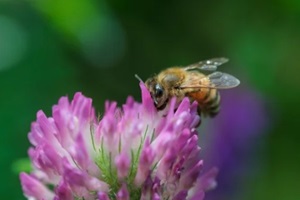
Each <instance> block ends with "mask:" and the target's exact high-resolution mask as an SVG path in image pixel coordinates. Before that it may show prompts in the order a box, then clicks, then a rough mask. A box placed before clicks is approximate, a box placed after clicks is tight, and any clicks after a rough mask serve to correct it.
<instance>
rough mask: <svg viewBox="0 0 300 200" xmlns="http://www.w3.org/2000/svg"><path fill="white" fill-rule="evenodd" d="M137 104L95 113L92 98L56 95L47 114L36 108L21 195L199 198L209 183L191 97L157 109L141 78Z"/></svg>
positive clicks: (46, 198) (112, 105)
mask: <svg viewBox="0 0 300 200" xmlns="http://www.w3.org/2000/svg"><path fill="white" fill-rule="evenodd" d="M140 87H141V91H142V103H138V102H135V101H134V100H133V98H131V97H128V99H127V102H126V103H125V104H124V105H123V106H122V108H118V107H117V104H116V102H106V104H105V113H104V115H103V117H102V118H101V120H100V121H99V120H98V119H97V118H96V117H95V111H94V108H93V107H92V100H91V99H90V98H87V97H85V96H83V95H82V94H81V93H76V94H75V96H74V98H73V100H72V101H71V103H70V102H69V101H68V99H67V97H62V98H61V99H60V100H59V102H58V105H55V106H53V111H52V117H49V118H47V117H46V115H45V114H44V113H43V112H42V111H39V112H38V113H37V120H36V122H33V123H32V125H31V131H30V133H29V135H28V137H29V140H30V142H31V144H32V147H31V148H30V149H29V151H28V152H29V157H30V159H31V162H32V167H33V170H32V172H31V174H27V173H24V172H22V173H21V174H20V179H21V184H22V189H23V192H24V195H25V196H26V197H27V198H28V199H38V200H50V199H55V200H73V199H84V200H94V199H99V200H109V199H111V200H112V199H117V200H128V199H132V200H137V199H141V200H148V199H149V200H159V199H162V200H163V199H168V200H171V199H173V200H182V199H190V200H201V199H203V198H204V192H205V190H207V189H211V188H212V187H214V186H215V185H216V183H215V181H214V177H215V175H216V170H215V169H213V170H211V171H209V172H208V173H207V174H205V175H202V176H199V174H200V172H201V169H202V167H203V161H202V160H201V158H200V154H199V152H200V147H199V146H198V132H197V130H196V128H197V126H198V124H199V122H200V117H199V115H198V114H197V103H196V102H194V103H190V101H189V99H188V98H185V99H184V100H183V101H182V102H181V103H180V104H179V105H178V107H177V108H175V106H176V105H175V104H176V100H175V99H172V100H171V101H170V104H169V106H168V108H166V109H165V110H163V111H157V110H156V108H155V107H154V104H153V100H152V99H151V96H150V94H149V92H148V90H147V89H146V87H145V85H144V84H143V83H140Z"/></svg>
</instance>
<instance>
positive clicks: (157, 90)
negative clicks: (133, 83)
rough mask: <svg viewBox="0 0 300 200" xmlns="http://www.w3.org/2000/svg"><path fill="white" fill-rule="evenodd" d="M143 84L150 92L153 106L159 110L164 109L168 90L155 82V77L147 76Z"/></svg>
mask: <svg viewBox="0 0 300 200" xmlns="http://www.w3.org/2000/svg"><path fill="white" fill-rule="evenodd" d="M145 84H146V87H147V88H148V90H149V92H150V94H151V97H152V99H153V101H154V105H155V107H156V108H157V109H159V110H162V109H164V108H165V107H166V105H167V103H168V91H167V90H165V88H164V87H163V86H162V85H161V84H160V83H158V82H157V78H156V77H152V78H149V79H148V80H147V81H146V82H145Z"/></svg>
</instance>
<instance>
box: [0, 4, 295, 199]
mask: <svg viewBox="0 0 300 200" xmlns="http://www.w3.org/2000/svg"><path fill="white" fill-rule="evenodd" d="M218 56H225V57H228V58H230V62H229V63H228V64H226V65H225V66H222V71H226V72H228V73H230V74H234V75H235V76H236V77H239V79H240V80H241V82H242V84H241V86H240V88H245V90H247V88H251V90H252V92H253V91H254V92H255V93H256V94H258V95H259V96H260V98H261V99H263V101H264V104H265V107H264V108H263V112H265V114H267V116H268V119H267V120H268V128H266V129H264V133H261V134H260V135H259V137H256V138H255V141H256V142H251V143H248V144H249V145H250V146H249V148H250V149H252V150H253V151H251V152H252V154H251V155H249V154H245V155H242V156H244V157H245V158H248V157H250V156H251V157H255V159H254V160H252V161H253V162H251V163H250V162H249V163H246V164H247V165H249V166H248V168H247V170H244V171H243V173H244V174H240V176H241V178H240V179H241V181H240V182H239V183H238V184H237V183H236V182H235V181H234V180H235V177H232V183H233V187H235V190H234V191H233V192H232V194H230V195H232V196H230V195H229V196H228V195H227V196H225V195H224V196H222V194H221V195H219V196H221V197H220V198H219V199H234V198H237V196H238V199H245V200H250V199H251V200H253V199H256V200H266V199H272V200H274V199H280V200H282V199H284V200H297V199H300V189H299V188H300V172H299V169H300V151H299V142H300V134H299V133H300V131H299V122H300V117H299V111H300V106H299V102H300V77H299V75H300V72H299V69H300V68H299V62H300V61H299V60H298V59H299V58H300V1H297V0H274V1H271V0H269V1H268V0H267V1H258V0H252V1H250V0H228V1H210V2H209V1H199V0H187V1H162V0H152V1H150V0H146V1H122V0H107V1H101V0H85V1H82V0H78V1H77V0H27V1H26V0H23V1H22V0H21V1H17V0H6V1H5V0H2V1H0V85H1V86H0V95H1V99H0V111H1V112H0V123H1V126H0V127H1V129H0V131H1V134H0V161H1V165H0V170H1V179H2V181H1V187H0V196H1V198H2V199H24V197H23V195H22V191H21V187H20V183H19V178H18V174H17V172H16V171H18V166H19V164H18V162H17V163H16V161H17V160H19V159H22V158H26V157H27V149H28V147H29V142H28V139H27V133H28V132H29V130H30V123H31V122H32V121H34V120H35V114H36V112H37V111H38V110H39V109H43V110H44V111H45V112H46V114H47V115H48V116H50V115H51V107H52V105H54V104H56V103H57V101H58V99H59V97H61V96H63V95H68V96H69V97H70V98H71V97H72V96H73V94H74V92H75V91H82V92H83V93H84V94H85V95H86V96H89V97H91V98H93V102H94V106H95V107H96V109H97V111H98V112H100V113H101V112H102V111H103V103H104V101H105V100H107V99H109V100H116V101H118V102H119V104H121V103H124V102H125V99H126V97H127V96H128V95H133V96H134V97H135V98H136V99H138V100H139V99H140V91H139V87H138V81H137V80H136V79H135V78H134V74H138V75H139V76H140V77H141V78H142V79H146V78H147V77H148V76H150V75H153V74H154V73H157V72H159V71H160V70H161V69H163V68H166V67H169V66H173V65H188V64H191V63H193V62H196V61H200V60H203V59H207V58H211V57H218ZM232 92H233V91H232ZM224 93H226V91H224ZM231 94H233V95H232V96H231V99H232V102H233V103H234V102H235V101H236V99H235V96H234V92H233V93H231ZM245 106H246V107H247V104H245ZM232 112H235V111H234V109H233V110H232ZM207 120H208V121H209V124H210V126H211V124H213V123H214V119H207ZM231 122H232V126H233V127H234V124H235V121H234V118H232V121H231ZM207 126H209V125H207ZM253 126H255V124H253ZM208 134H209V133H208ZM240 134H241V135H242V134H243V132H242V131H241V133H240ZM200 138H201V136H200ZM234 142H239V140H236V141H235V139H234V138H232V141H231V143H234ZM246 144H247V143H246ZM212 148H214V147H212ZM204 152H205V148H204ZM19 162H20V161H19ZM234 167H235V166H233V169H231V170H235V168H234ZM247 174H251V175H249V176H247ZM229 181H230V180H229ZM221 186H222V185H219V187H221ZM216 192H218V191H216ZM236 193H239V194H236ZM208 199H209V195H208Z"/></svg>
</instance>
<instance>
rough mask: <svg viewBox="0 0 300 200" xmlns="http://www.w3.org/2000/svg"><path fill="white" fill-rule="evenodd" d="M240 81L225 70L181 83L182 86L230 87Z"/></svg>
mask: <svg viewBox="0 0 300 200" xmlns="http://www.w3.org/2000/svg"><path fill="white" fill-rule="evenodd" d="M239 84H240V81H239V80H238V79H237V78H235V77H234V76H232V75H230V74H226V73H223V72H219V71H217V72H213V73H211V74H209V75H208V76H205V77H203V78H200V79H195V78H194V79H190V81H186V82H185V83H184V84H182V85H181V88H216V89H229V88H233V87H236V86H238V85H239Z"/></svg>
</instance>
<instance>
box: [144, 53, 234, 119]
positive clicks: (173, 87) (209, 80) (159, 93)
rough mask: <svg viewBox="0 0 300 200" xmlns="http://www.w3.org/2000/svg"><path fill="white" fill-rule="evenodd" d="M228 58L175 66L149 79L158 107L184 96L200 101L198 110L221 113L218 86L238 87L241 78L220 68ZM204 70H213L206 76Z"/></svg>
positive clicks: (160, 107)
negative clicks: (219, 69) (218, 69)
mask: <svg viewBox="0 0 300 200" xmlns="http://www.w3.org/2000/svg"><path fill="white" fill-rule="evenodd" d="M227 61H228V59H227V58H212V59H209V60H204V61H200V62H197V63H194V64H192V65H188V66H185V67H171V68H168V69H166V70H163V71H162V72H160V73H159V74H157V75H155V76H153V77H151V78H149V79H147V80H146V82H145V85H146V87H147V88H148V90H149V91H150V94H151V97H152V99H153V101H154V105H155V107H156V108H157V109H158V110H162V109H164V108H165V107H166V105H167V104H168V102H169V100H170V99H171V98H172V97H176V99H177V103H179V102H180V101H182V99H183V98H184V97H189V99H190V100H191V101H197V102H198V113H199V114H202V115H204V116H210V117H214V116H216V115H217V114H218V113H219V109H220V94H219V92H218V89H229V88H233V87H236V86H238V85H239V84H240V81H239V80H238V79H237V78H235V77H234V76H232V75H230V74H226V73H223V72H220V71H216V70H217V68H218V66H220V65H222V64H224V63H226V62H227ZM200 71H208V72H209V71H210V72H211V73H210V74H208V75H205V74H204V73H201V72H200Z"/></svg>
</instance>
